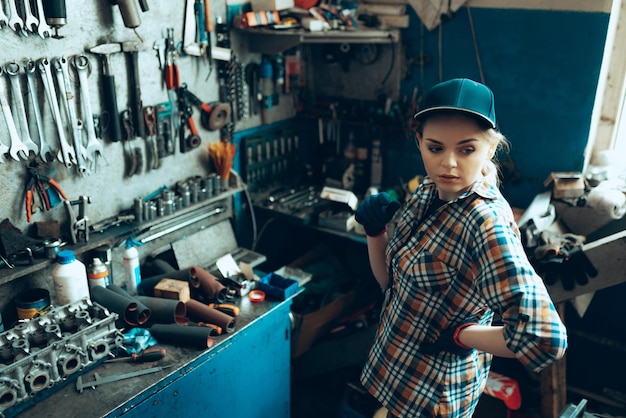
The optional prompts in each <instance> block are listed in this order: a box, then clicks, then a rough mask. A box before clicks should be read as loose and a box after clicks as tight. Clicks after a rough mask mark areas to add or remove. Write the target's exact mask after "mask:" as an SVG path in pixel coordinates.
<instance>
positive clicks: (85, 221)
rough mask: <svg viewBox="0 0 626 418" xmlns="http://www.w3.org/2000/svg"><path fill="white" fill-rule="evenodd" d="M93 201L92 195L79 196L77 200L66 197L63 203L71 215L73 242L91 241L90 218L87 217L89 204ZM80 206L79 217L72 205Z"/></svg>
mask: <svg viewBox="0 0 626 418" xmlns="http://www.w3.org/2000/svg"><path fill="white" fill-rule="evenodd" d="M89 203H91V197H89V196H79V197H78V199H76V200H69V199H65V200H64V201H63V204H64V205H65V208H66V209H67V213H68V215H69V217H70V236H71V238H72V244H77V243H78V241H79V240H83V241H85V242H88V241H89V218H88V217H87V215H86V213H87V204H89ZM76 205H77V206H78V218H77V217H76V215H75V214H74V210H73V209H72V206H76Z"/></svg>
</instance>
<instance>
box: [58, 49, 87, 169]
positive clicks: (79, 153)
mask: <svg viewBox="0 0 626 418" xmlns="http://www.w3.org/2000/svg"><path fill="white" fill-rule="evenodd" d="M52 65H53V66H54V70H55V73H56V77H57V84H58V85H59V89H61V91H63V92H64V93H65V94H61V97H62V100H61V102H62V103H63V108H64V109H65V115H66V116H67V120H68V122H69V125H70V131H69V132H71V135H70V141H71V142H72V144H74V152H75V155H76V162H77V166H78V172H79V173H80V174H86V173H87V164H86V163H85V160H86V158H87V157H86V154H85V146H84V145H83V143H82V141H81V138H82V136H81V134H80V128H79V124H78V118H77V117H76V108H75V105H74V97H75V96H74V93H73V92H72V81H71V80H70V73H69V67H68V62H67V58H65V57H59V58H54V59H53V60H52Z"/></svg>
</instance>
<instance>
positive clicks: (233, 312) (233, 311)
mask: <svg viewBox="0 0 626 418" xmlns="http://www.w3.org/2000/svg"><path fill="white" fill-rule="evenodd" d="M209 308H213V309H217V310H218V311H220V312H223V313H225V314H227V315H230V316H239V313H240V312H241V311H240V310H239V306H235V305H232V304H230V303H209Z"/></svg>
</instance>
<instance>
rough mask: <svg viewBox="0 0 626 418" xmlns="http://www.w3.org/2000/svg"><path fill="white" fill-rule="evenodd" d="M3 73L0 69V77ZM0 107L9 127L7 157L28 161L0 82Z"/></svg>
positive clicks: (25, 149)
mask: <svg viewBox="0 0 626 418" xmlns="http://www.w3.org/2000/svg"><path fill="white" fill-rule="evenodd" d="M3 72H4V69H3V68H2V67H0V75H1V74H2V73H3ZM0 105H1V106H2V113H3V114H4V120H5V121H6V123H7V126H8V127H9V135H10V136H11V148H10V149H9V155H10V156H11V158H13V159H14V160H15V161H19V160H20V157H22V159H24V160H26V159H28V148H26V146H25V145H24V144H23V143H22V141H21V140H20V135H19V134H18V133H17V126H15V120H14V119H13V113H12V112H11V106H9V101H8V100H7V96H6V92H5V91H4V87H2V83H1V82H0Z"/></svg>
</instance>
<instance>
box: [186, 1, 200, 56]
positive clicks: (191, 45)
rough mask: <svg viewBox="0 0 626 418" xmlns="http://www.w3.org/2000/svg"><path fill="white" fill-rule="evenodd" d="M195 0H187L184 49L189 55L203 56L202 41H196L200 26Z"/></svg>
mask: <svg viewBox="0 0 626 418" xmlns="http://www.w3.org/2000/svg"><path fill="white" fill-rule="evenodd" d="M194 5H195V0H185V22H184V30H183V47H182V50H183V52H184V53H185V54H187V55H193V56H194V57H200V56H202V50H201V47H200V43H199V42H196V39H197V38H198V37H197V36H196V34H197V30H198V26H197V24H196V16H195V15H196V12H195V10H194Z"/></svg>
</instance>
